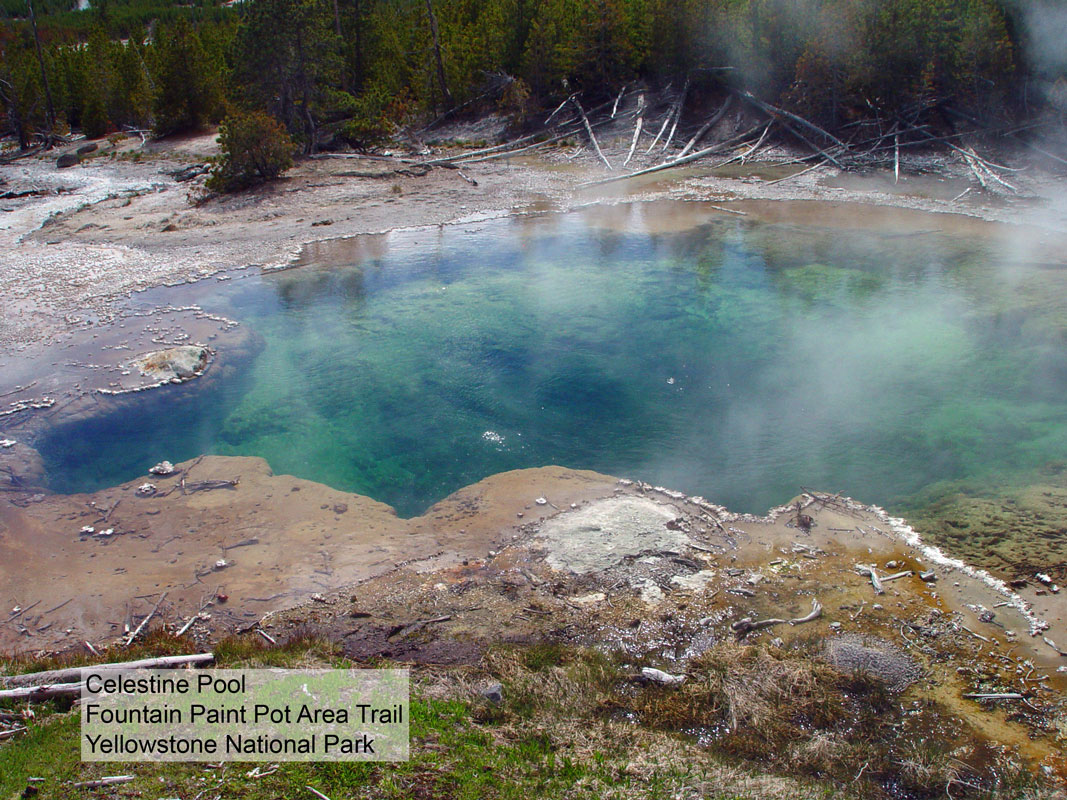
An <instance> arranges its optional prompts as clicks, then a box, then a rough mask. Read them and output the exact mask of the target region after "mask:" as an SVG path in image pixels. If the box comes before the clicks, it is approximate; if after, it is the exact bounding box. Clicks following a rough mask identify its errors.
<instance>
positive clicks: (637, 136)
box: [622, 117, 645, 167]
mask: <svg viewBox="0 0 1067 800" xmlns="http://www.w3.org/2000/svg"><path fill="white" fill-rule="evenodd" d="M644 124H645V118H644V117H638V118H637V124H636V125H635V126H634V140H633V141H632V142H630V152H629V154H628V155H627V156H626V160H625V161H623V162H622V165H623V166H624V167H625V166H626V165H627V164H629V163H630V159H632V158H633V157H634V150H636V149H637V140H638V139H640V138H641V126H642V125H644Z"/></svg>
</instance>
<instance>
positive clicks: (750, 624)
mask: <svg viewBox="0 0 1067 800" xmlns="http://www.w3.org/2000/svg"><path fill="white" fill-rule="evenodd" d="M785 622H786V620H784V619H777V618H774V619H761V620H759V621H756V620H753V619H752V618H751V617H745V618H744V619H739V620H735V621H734V622H731V623H730V630H732V631H733V632H734V633H736V634H737V635H738V636H744V635H745V634H747V633H752V631H758V630H762V629H763V628H769V627H771V626H772V625H784V624H785Z"/></svg>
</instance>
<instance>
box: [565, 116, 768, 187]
mask: <svg viewBox="0 0 1067 800" xmlns="http://www.w3.org/2000/svg"><path fill="white" fill-rule="evenodd" d="M759 127H760V126H759V125H757V126H756V127H754V128H750V129H749V130H747V131H745V132H744V133H741V134H738V135H737V136H734V137H733V138H732V139H727V140H726V141H725V142H719V144H714V145H711V146H710V147H705V148H704V149H703V150H698V151H697V152H695V153H690V154H689V155H687V156H685V157H684V158H675V159H672V160H671V161H665V162H663V163H662V164H657V165H656V166H654V167H646V168H645V169H639V170H637V171H636V172H630V173H627V174H626V175H613V176H612V177H610V178H601V179H600V180H595V181H586V182H585V183H582V184H579V186H581V187H583V188H584V187H589V186H602V185H604V184H606V183H614V182H615V181H625V180H628V179H630V178H639V177H641V176H642V175H651V174H652V173H654V172H661V171H662V170H665V169H673V168H674V167H680V166H682V165H683V164H690V163H692V162H693V161H697V160H698V159H701V158H704V157H705V156H708V155H711V154H712V153H714V152H716V151H717V150H723V149H724V148H727V147H730V146H732V145H735V144H737V143H738V142H739V141H743V140H744V139H746V138H747V137H749V136H751V135H752V134H753V133H755V132H756V131H757V130H759ZM740 157H741V156H734V157H732V158H730V159H727V160H726V161H724V162H722V163H721V164H716V165H715V166H714V167H712V169H716V168H718V167H722V166H725V165H727V164H732V163H733V162H734V161H736V160H737V159H739V158H740Z"/></svg>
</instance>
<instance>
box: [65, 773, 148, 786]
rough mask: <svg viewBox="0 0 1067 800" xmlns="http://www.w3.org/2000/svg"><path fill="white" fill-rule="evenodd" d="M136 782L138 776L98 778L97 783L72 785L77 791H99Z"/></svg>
mask: <svg viewBox="0 0 1067 800" xmlns="http://www.w3.org/2000/svg"><path fill="white" fill-rule="evenodd" d="M134 780H137V776H136V775H110V776H108V777H106V778H98V779H97V780H95V781H82V782H81V783H75V784H71V785H72V786H74V788H76V789H99V788H100V787H102V786H114V785H115V784H118V783H129V782H130V781H134Z"/></svg>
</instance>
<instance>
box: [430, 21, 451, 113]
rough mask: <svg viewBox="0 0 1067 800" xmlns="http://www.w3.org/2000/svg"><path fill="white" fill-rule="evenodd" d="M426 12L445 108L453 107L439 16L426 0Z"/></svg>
mask: <svg viewBox="0 0 1067 800" xmlns="http://www.w3.org/2000/svg"><path fill="white" fill-rule="evenodd" d="M426 13H427V14H428V15H429V17H430V33H431V34H432V35H433V51H434V55H435V57H436V58H437V82H438V83H439V84H441V94H442V95H443V96H444V100H445V109H446V110H447V109H449V108H452V106H453V105H454V103H453V101H452V92H450V91H448V81H446V80H445V62H444V60H443V59H442V58H441V37H440V36H439V35H438V33H437V16H436V15H435V14H434V13H433V4H432V3H431V2H430V0H426Z"/></svg>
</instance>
